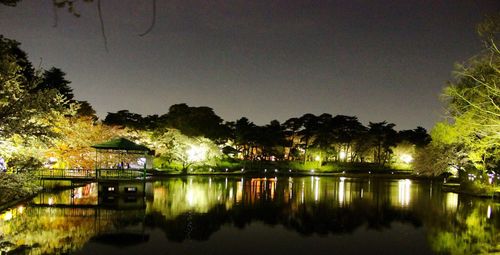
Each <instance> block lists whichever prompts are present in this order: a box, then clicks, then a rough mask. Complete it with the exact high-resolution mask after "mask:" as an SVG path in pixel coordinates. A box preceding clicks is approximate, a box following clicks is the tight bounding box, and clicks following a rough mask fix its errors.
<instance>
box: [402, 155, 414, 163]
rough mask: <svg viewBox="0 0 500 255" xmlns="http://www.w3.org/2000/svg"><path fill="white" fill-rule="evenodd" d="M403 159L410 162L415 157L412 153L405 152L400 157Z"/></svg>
mask: <svg viewBox="0 0 500 255" xmlns="http://www.w3.org/2000/svg"><path fill="white" fill-rule="evenodd" d="M399 159H401V161H403V162H405V163H406V164H409V163H411V162H412V161H413V157H412V156H411V155H410V154H403V155H401V157H399Z"/></svg>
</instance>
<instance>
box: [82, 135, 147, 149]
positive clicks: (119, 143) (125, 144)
mask: <svg viewBox="0 0 500 255" xmlns="http://www.w3.org/2000/svg"><path fill="white" fill-rule="evenodd" d="M91 147H92V148H96V149H98V150H125V151H150V150H149V148H148V147H146V146H144V145H140V144H136V143H134V142H132V141H130V140H128V139H125V138H117V139H113V140H109V141H107V142H104V143H100V144H94V145H92V146H91Z"/></svg>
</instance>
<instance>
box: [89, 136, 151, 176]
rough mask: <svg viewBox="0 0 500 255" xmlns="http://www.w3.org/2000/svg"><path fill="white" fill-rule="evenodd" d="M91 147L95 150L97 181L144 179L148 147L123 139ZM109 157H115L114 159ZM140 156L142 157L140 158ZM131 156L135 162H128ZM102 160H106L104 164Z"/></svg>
mask: <svg viewBox="0 0 500 255" xmlns="http://www.w3.org/2000/svg"><path fill="white" fill-rule="evenodd" d="M91 147H92V148H95V149H96V155H95V171H96V172H95V174H96V178H97V179H99V178H129V179H132V178H135V177H138V176H141V175H142V177H143V178H145V177H146V166H147V155H148V153H149V152H150V151H151V150H150V149H149V148H148V147H146V146H143V145H140V144H136V143H134V142H132V141H130V140H128V139H125V138H117V139H113V140H110V141H107V142H104V143H100V144H95V145H92V146H91ZM103 154H107V155H108V156H107V157H104V156H103ZM111 155H115V157H112V156H111ZM116 155H118V157H116ZM141 155H142V156H143V157H140V156H141ZM131 156H134V157H135V159H136V161H135V162H130V160H131ZM104 159H105V160H106V161H105V162H103V161H104ZM103 164H104V165H103ZM141 170H142V171H141Z"/></svg>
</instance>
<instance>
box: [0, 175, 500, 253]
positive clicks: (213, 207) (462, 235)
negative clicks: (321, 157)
mask: <svg viewBox="0 0 500 255" xmlns="http://www.w3.org/2000/svg"><path fill="white" fill-rule="evenodd" d="M124 190H128V192H124ZM118 191H119V192H118ZM136 193H138V195H136ZM499 243H500V204H499V203H498V202H493V201H491V200H488V199H475V198H471V197H465V196H461V195H457V194H454V193H446V192H442V191H441V186H440V184H439V183H436V182H434V183H432V182H431V181H415V180H398V179H375V178H371V179H350V178H334V177H293V178H289V177H277V178H250V177H244V178H240V177H238V178H232V177H231V178H225V177H186V178H171V179H164V180H160V181H154V182H149V183H146V184H133V183H132V184H126V183H121V184H116V183H100V184H97V183H92V184H87V185H84V186H80V187H75V188H73V189H66V190H62V191H61V190H60V191H52V192H45V193H42V194H40V195H39V196H38V197H36V198H35V199H33V201H31V202H30V203H26V204H23V205H19V206H17V207H15V208H12V209H11V210H8V211H4V212H2V213H0V251H3V252H7V251H9V252H11V253H14V254H47V253H49V254H51V253H58V254H59V253H74V254H108V255H109V254H256V253H259V254H367V253H370V254H477V253H485V252H493V251H496V252H500V244H499ZM2 254H3V253H2Z"/></svg>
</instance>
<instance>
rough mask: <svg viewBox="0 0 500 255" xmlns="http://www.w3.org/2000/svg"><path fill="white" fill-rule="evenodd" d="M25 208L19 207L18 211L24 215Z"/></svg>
mask: <svg viewBox="0 0 500 255" xmlns="http://www.w3.org/2000/svg"><path fill="white" fill-rule="evenodd" d="M24 209H25V208H24V206H22V205H20V206H19V207H17V211H18V212H19V213H20V214H22V213H23V212H24Z"/></svg>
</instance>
